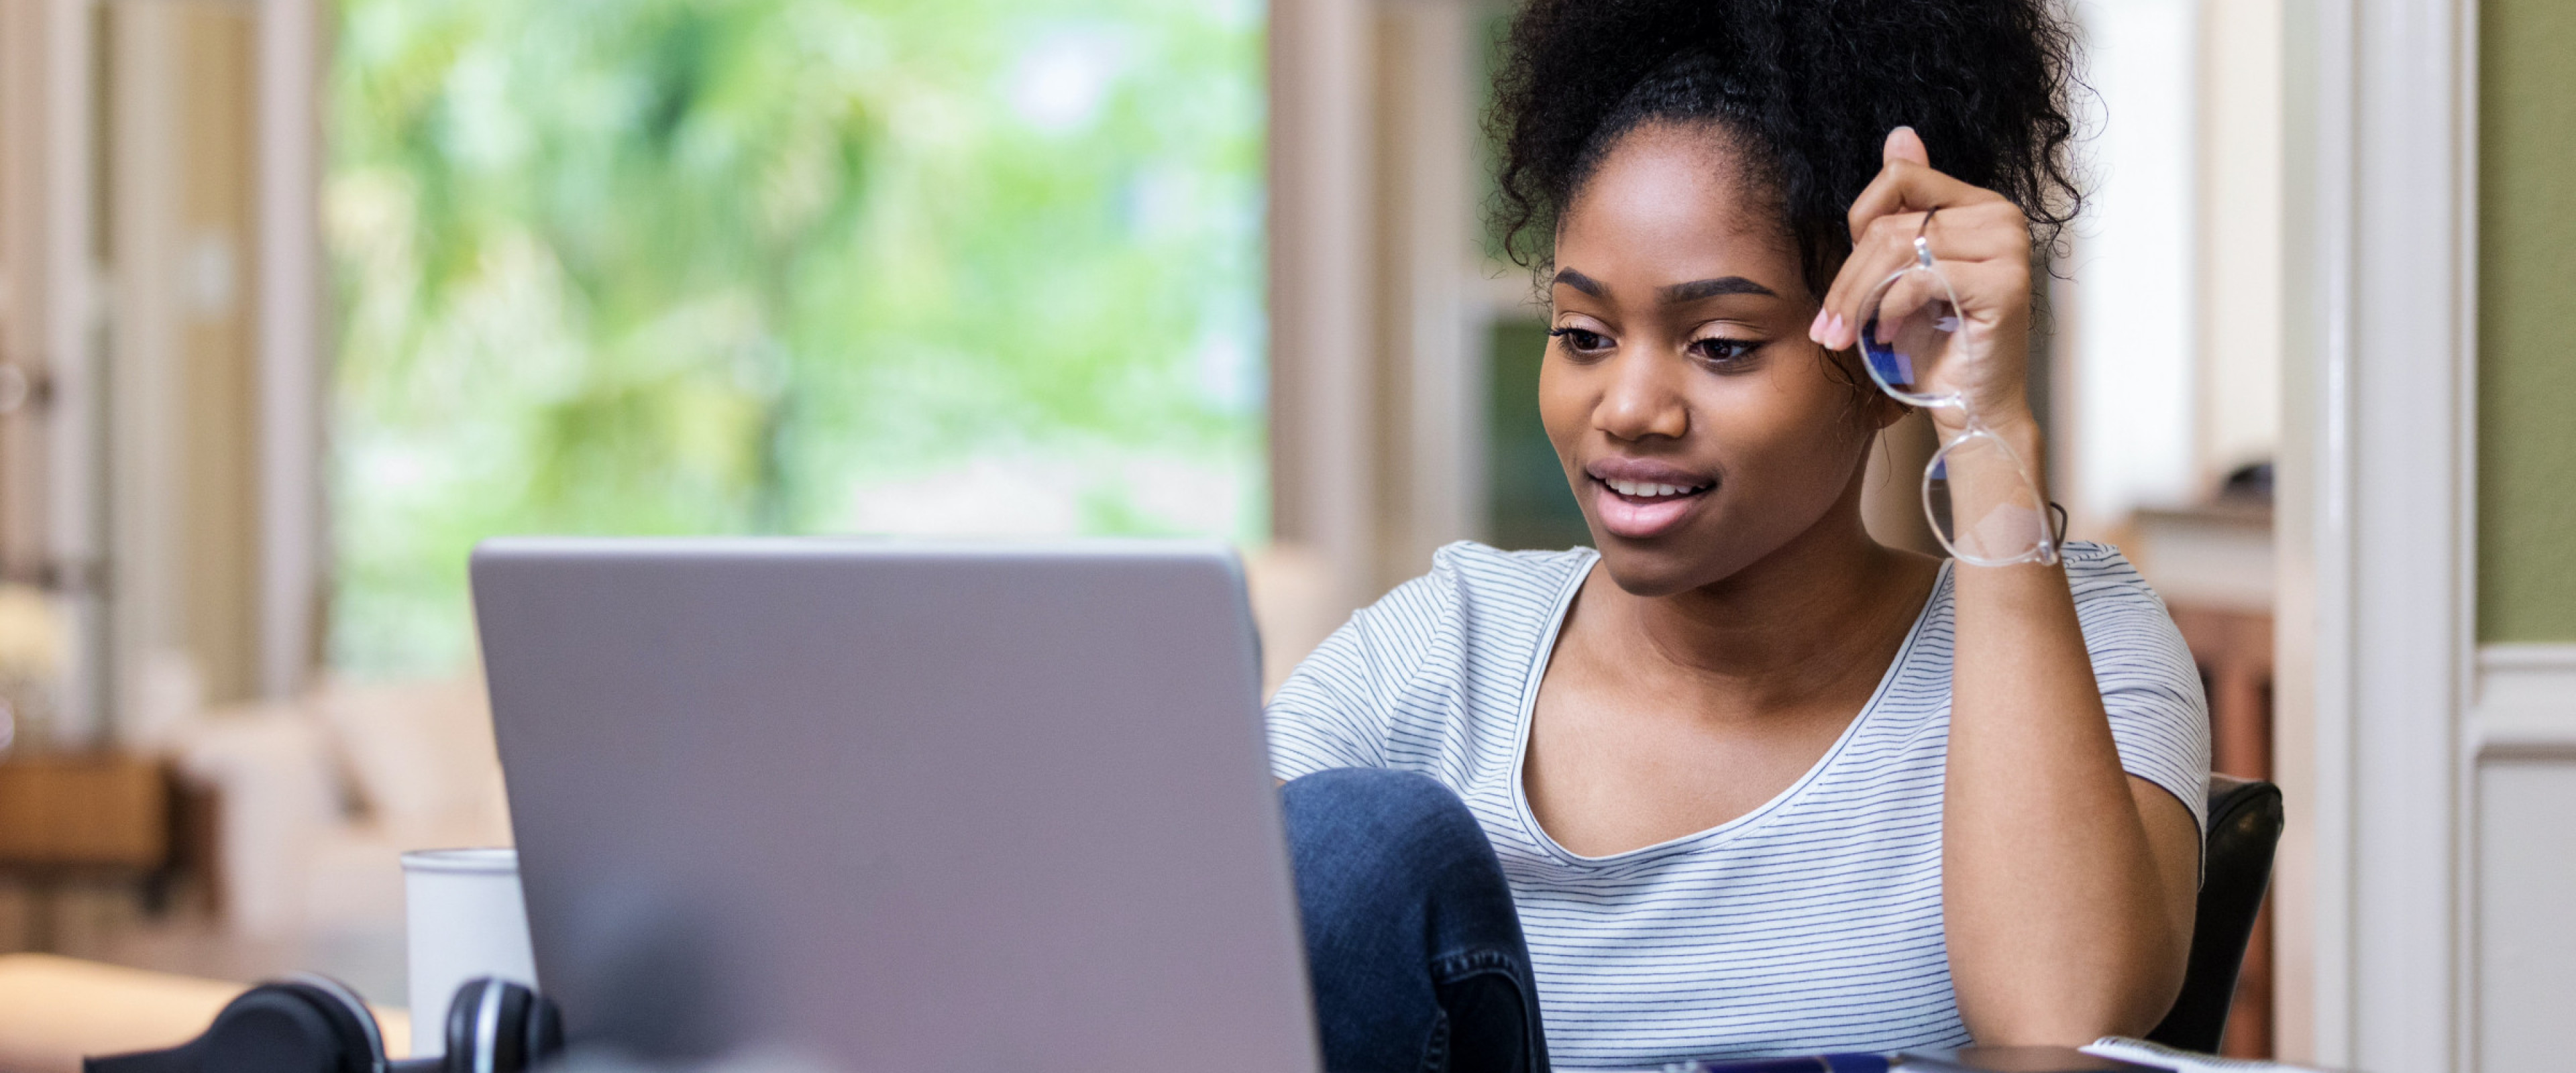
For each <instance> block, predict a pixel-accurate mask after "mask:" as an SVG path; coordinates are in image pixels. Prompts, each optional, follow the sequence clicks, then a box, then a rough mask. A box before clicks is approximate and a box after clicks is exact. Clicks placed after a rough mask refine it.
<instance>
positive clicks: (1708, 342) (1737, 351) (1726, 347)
mask: <svg viewBox="0 0 2576 1073" xmlns="http://www.w3.org/2000/svg"><path fill="white" fill-rule="evenodd" d="M1760 349H1762V344H1760V343H1758V342H1755V341H1753V340H1751V339H1718V338H1708V339H1694V340H1691V345H1690V352H1691V356H1692V357H1695V358H1698V359H1699V360H1701V361H1704V362H1707V363H1709V364H1711V365H1733V364H1735V363H1737V362H1740V361H1743V360H1744V359H1746V358H1749V357H1752V356H1753V352H1754V351H1756V350H1760Z"/></svg>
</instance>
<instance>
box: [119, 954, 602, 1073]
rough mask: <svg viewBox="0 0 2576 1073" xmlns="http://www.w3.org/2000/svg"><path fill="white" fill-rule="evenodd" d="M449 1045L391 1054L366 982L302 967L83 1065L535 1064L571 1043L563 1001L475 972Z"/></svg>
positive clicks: (136, 1070)
mask: <svg viewBox="0 0 2576 1073" xmlns="http://www.w3.org/2000/svg"><path fill="white" fill-rule="evenodd" d="M443 1027H444V1028H445V1032H444V1033H443V1035H444V1037H445V1039H446V1041H447V1053H446V1054H444V1055H441V1056H439V1057H436V1058H410V1059H403V1060H400V1061H390V1060H387V1059H386V1058H385V1040H384V1036H383V1034H382V1033H381V1032H379V1031H378V1030H377V1028H376V1018H375V1015H374V1014H372V1013H369V1012H368V1011H367V1004H366V1003H365V1002H362V1001H360V1000H359V998H358V995H357V993H356V992H354V991H351V990H349V989H348V988H347V987H345V986H342V985H341V984H340V982H339V981H337V980H333V979H331V978H330V977H327V976H316V975H312V974H309V973H299V974H297V975H295V976H290V977H288V978H286V979H284V980H279V981H276V982H274V983H266V984H261V985H259V986H258V987H254V988H251V989H250V990H249V991H246V992H243V993H242V995H241V997H239V998H236V999H234V1000H232V1002H230V1003H228V1004H226V1005H225V1006H224V1008H223V1012H221V1013H218V1014H216V1015H215V1023H214V1025H213V1026H212V1027H209V1028H208V1029H206V1032H205V1034H204V1035H202V1036H198V1037H197V1038H196V1039H193V1040H190V1041H188V1042H187V1043H184V1044H181V1045H180V1046H177V1047H173V1048H170V1049H169V1050H166V1051H140V1052H137V1053H134V1054H119V1055H110V1056H107V1057H104V1058H84V1059H82V1060H81V1071H82V1073H254V1071H256V1073H525V1071H526V1070H527V1069H528V1068H529V1067H531V1066H534V1065H536V1064H537V1063H539V1062H541V1061H544V1060H545V1059H548V1058H551V1057H553V1056H554V1055H555V1054H556V1053H557V1052H559V1051H561V1050H563V1017H562V1015H561V1014H560V1013H558V1012H557V1011H556V1009H555V1004H554V1003H552V1002H549V1001H547V1000H546V998H545V996H542V995H539V994H537V993H536V992H534V991H531V990H529V989H528V988H526V987H525V986H522V985H520V984H514V983H511V982H509V981H507V980H501V979H496V978H493V977H490V976H485V977H481V978H479V979H474V980H468V981H466V982H465V986H463V987H460V988H457V989H456V998H455V1000H454V1001H452V1002H450V1003H448V1006H447V1023H446V1024H445V1025H444V1026H443Z"/></svg>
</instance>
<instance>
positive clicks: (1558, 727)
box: [1269, 0, 2208, 1070]
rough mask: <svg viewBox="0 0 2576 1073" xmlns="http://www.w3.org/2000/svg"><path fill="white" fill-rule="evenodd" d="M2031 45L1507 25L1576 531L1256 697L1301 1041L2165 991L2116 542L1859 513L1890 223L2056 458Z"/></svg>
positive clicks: (1745, 12) (2127, 590)
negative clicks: (2040, 339) (1897, 531)
mask: <svg viewBox="0 0 2576 1073" xmlns="http://www.w3.org/2000/svg"><path fill="white" fill-rule="evenodd" d="M2067 56H2068V34H2067V30H2066V29H2065V28H2064V27H2063V26H2062V25H2060V24H2059V23H2057V22H2055V21H2053V18H2052V16H2051V15H2050V13H2049V9H2048V7H2047V6H2046V0H1533V2H1532V3H1531V4H1530V5H1529V6H1528V7H1527V8H1526V9H1524V10H1523V11H1522V12H1520V14H1519V15H1518V16H1517V18H1516V20H1515V22H1514V24H1513V28H1512V32H1511V37H1510V41H1509V46H1508V54H1507V57H1506V63H1505V64H1504V66H1503V68H1502V73H1501V76H1500V83H1499V85H1498V91H1499V97H1498V100H1499V104H1498V107H1497V111H1496V115H1495V117H1494V128H1495V131H1496V133H1497V135H1498V140H1499V142H1500V143H1501V150H1502V153H1501V169H1500V180H1501V193H1502V197H1501V205H1502V212H1501V217H1502V223H1503V224H1504V226H1505V229H1506V231H1507V233H1508V234H1510V235H1511V236H1512V237H1513V239H1514V240H1515V244H1514V249H1515V250H1516V252H1526V253H1527V254H1528V255H1529V260H1530V261H1531V262H1532V263H1533V264H1534V266H1535V267H1536V268H1537V269H1538V270H1539V271H1540V273H1541V279H1542V280H1544V281H1545V283H1546V285H1547V292H1548V297H1549V300H1550V303H1551V325H1550V335H1551V339H1550V342H1549V346H1548V350H1547V353H1546V356H1545V359H1544V361H1545V364H1544V366H1543V372H1542V373H1541V377H1540V386H1539V400H1538V403H1539V412H1540V416H1541V418H1542V420H1543V422H1544V424H1545V425H1546V428H1547V433H1548V436H1549V439H1550V440H1551V442H1552V443H1553V444H1554V446H1555V448H1556V451H1557V455H1558V457H1559V458H1560V459H1561V460H1562V461H1563V463H1564V466H1565V472H1566V477H1567V480H1569V481H1570V482H1571V483H1572V485H1573V488H1574V492H1575V496H1576V498H1577V499H1578V500H1579V501H1580V502H1581V504H1582V507H1583V511H1584V516H1585V519H1586V521H1587V522H1588V523H1589V525H1590V527H1591V530H1592V536H1593V539H1594V542H1595V543H1596V544H1597V545H1598V548H1599V550H1598V552H1597V553H1596V552H1595V551H1593V550H1591V549H1582V548H1578V549H1575V550H1572V551H1567V552H1561V553H1506V552H1499V551H1496V550H1493V549H1491V548H1486V547H1481V546H1478V545H1474V544H1459V545H1453V546H1451V547H1449V548H1446V549H1444V550H1442V551H1441V552H1440V554H1439V555H1438V556H1437V557H1436V559H1435V561H1434V566H1433V569H1432V571H1431V573H1430V574H1428V575H1426V576H1424V577H1421V578H1417V579H1415V580H1413V581H1411V582H1408V583H1406V584H1405V585H1403V586H1401V587H1399V588H1398V589H1396V590H1395V591H1394V592H1393V593H1391V594H1389V595H1388V596H1386V597H1385V598H1384V599H1383V600H1381V601H1379V602H1378V603H1377V604H1376V605H1374V606H1372V607H1370V608H1368V609H1366V610H1363V611H1361V612H1359V613H1358V614H1357V615H1355V616H1354V617H1353V618H1352V620H1351V621H1350V623H1349V624H1348V625H1346V626H1344V627H1343V628H1342V629H1341V630H1340V631H1339V632H1337V633H1336V634H1334V636H1333V637H1332V639H1331V640H1329V641H1327V642H1326V643H1325V644H1324V645H1323V647H1322V648H1320V649H1319V650H1317V652H1316V653H1315V654H1314V655H1313V656H1312V657H1310V658H1309V659H1308V660H1307V661H1306V663H1305V664H1304V665H1303V666H1301V667H1300V668H1299V669H1298V671H1297V673H1296V674H1295V676H1294V677H1292V678H1291V679H1290V680H1289V681H1288V683H1287V684H1286V685H1285V686H1284V687H1283V688H1282V689H1281V690H1280V691H1279V693H1278V695H1277V697H1276V698H1275V700H1274V701H1273V702H1272V705H1271V707H1270V710H1269V721H1270V736H1271V745H1272V753H1273V758H1274V759H1273V765H1274V768H1275V773H1276V774H1277V775H1278V776H1279V777H1280V778H1281V779H1283V780H1287V787H1286V789H1285V791H1284V794H1285V801H1286V809H1287V813H1288V820H1289V828H1290V839H1291V844H1292V847H1293V852H1294V855H1295V864H1296V868H1297V876H1298V888H1299V898H1300V901H1301V905H1302V907H1303V910H1304V913H1305V918H1306V928H1307V939H1308V945H1309V960H1310V964H1311V968H1312V971H1313V974H1314V979H1315V986H1316V995H1317V1004H1318V1009H1319V1015H1320V1018H1321V1023H1322V1030H1323V1034H1324V1045H1325V1054H1326V1062H1327V1065H1328V1066H1329V1067H1330V1068H1332V1069H1335V1070H1391V1069H1442V1068H1460V1069H1468V1068H1475V1069H1530V1068H1535V1069H1544V1068H1547V1065H1548V1061H1549V1059H1550V1057H1551V1055H1552V1057H1553V1060H1554V1062H1555V1063H1556V1064H1557V1065H1559V1066H1564V1067H1637V1066H1653V1065H1656V1064H1659V1063H1663V1062H1667V1061H1676V1060H1683V1059H1690V1058H1708V1057H1730V1056H1743V1055H1759V1054H1782V1053H1801V1052H1815V1051H1828V1050H1887V1049H1895V1048H1900V1047H1909V1046H1932V1045H1960V1044H1966V1043H1969V1042H1972V1041H1973V1042H1976V1043H1982V1044H2020V1043H2056V1044H2072V1043H2082V1042H2085V1041H2089V1040H2091V1039H2092V1038H2094V1037H2096V1036H2099V1035H2102V1034H2106V1033H2114V1032H2117V1033H2128V1034H2138V1033H2143V1032H2144V1031H2146V1030H2147V1029H2149V1028H2150V1027H2152V1026H2153V1025H2154V1024H2155V1022H2156V1021H2157V1020H2158V1019H2159V1018H2160V1017H2161V1016H2162V1014H2163V1013H2164V1011H2165V1010H2166V1008H2167V1007H2168V1006H2169V1005H2170V1004H2171V1002H2172V1000H2173V998H2174V995H2175V992H2176V990H2177V989H2178V988H2179V986H2180V983H2181V979H2182V973H2183V966H2184V961H2185V954H2186V951H2187V950H2188V947H2189V944H2190V937H2191V920H2192V903H2193V895H2194V890H2195V887H2196V885H2197V882H2198V870H2199V849H2200V844H2199V841H2200V836H2201V828H2202V824H2203V821H2204V817H2202V815H2201V812H2202V808H2203V806H2202V786H2203V783H2204V781H2205V779H2206V777H2207V774H2208V746H2207V732H2206V715H2205V709H2204V703H2203V701H2202V699H2201V695H2200V688H2199V683H2198V679H2197V678H2196V676H2195V675H2194V673H2193V670H2192V666H2191V663H2190V660H2189V657H2188V655H2187V654H2186V652H2185V650H2184V648H2183V645H2182V642H2181V638H2180V636H2179V635H2178V634H2177V633H2176V631H2175V629H2174V627H2173V625H2172V623H2171V621H2170V619H2169V618H2168V617H2167V616H2166V614H2165V612H2164V610H2163V607H2162V605H2161V604H2160V603H2159V602H2158V600H2157V599H2156V597H2155V596H2154V594H2153V593H2151V592H2150V591H2149V590H2148V589H2147V587H2146V586H2145V584H2144V583H2142V582H2141V581H2140V580H2139V579H2138V576H2137V574H2136V573H2135V572H2134V571H2132V570H2131V569H2130V567H2129V566H2128V565H2127V563H2126V562H2125V561H2123V560H2122V559H2121V557H2120V555H2119V553H2118V552H2117V551H2114V550H2112V549H2110V548H2107V547H2102V546H2099V545H2089V544H2073V545H2068V546H2066V547H2064V548H2063V549H2061V550H2062V556H2061V557H2059V558H2058V559H2057V560H2056V561H2052V562H2024V563H2017V564H2013V565H2004V566H1978V565H1969V564H1966V563H1961V562H1953V561H1943V560H1937V559H1934V558H1931V557H1927V556H1923V555H1918V554H1914V553H1911V552H1906V551H1900V550H1896V549H1892V548H1888V547H1883V546H1881V545H1879V544H1877V543H1875V542H1873V541H1872V540H1871V539H1870V537H1869V535H1868V534H1867V532H1866V531H1865V530H1864V529H1863V527H1862V524H1861V515H1860V498H1861V483H1862V472H1863V465H1864V462H1865V460H1866V457H1867V453H1868V451H1869V449H1870V446H1871V444H1872V442H1873V440H1874V437H1875V435H1876V433H1877V431H1878V430H1879V429H1882V428H1884V427H1886V426H1887V425H1888V424H1889V423H1890V422H1892V421H1894V420H1896V419H1897V418H1898V417H1900V416H1902V415H1903V413H1904V412H1905V411H1904V407H1903V406H1901V405H1899V404H1898V403H1896V402H1894V401H1892V400H1891V399H1890V398H1888V397H1887V396H1886V395H1884V394H1881V393H1878V392H1877V391H1876V390H1875V389H1874V388H1872V387H1871V386H1870V381H1869V379H1868V378H1867V377H1866V376H1865V375H1864V374H1863V372H1862V368H1861V366H1860V365H1859V364H1858V361H1857V359H1856V356H1855V353H1854V351H1853V348H1854V346H1855V343H1856V342H1857V339H1858V332H1859V327H1858V326H1859V325H1860V324H1861V323H1863V321H1864V320H1865V318H1866V316H1867V314H1866V313H1864V311H1863V310H1864V303H1865V301H1866V299H1867V292H1868V291H1869V290H1870V289H1871V288H1872V286H1873V285H1874V284H1876V283H1877V282H1878V281H1880V280H1883V279H1885V278H1887V277H1888V276H1889V275H1890V274H1891V273H1893V272H1896V271H1898V270H1899V269H1901V268H1903V267H1905V266H1906V265H1908V264H1911V263H1913V262H1914V259H1915V257H1916V250H1915V245H1914V242H1915V239H1916V238H1917V237H1918V236H1919V237H1921V238H1922V239H1923V240H1924V241H1925V244H1926V248H1927V249H1928V250H1929V252H1930V254H1931V255H1932V256H1933V257H1934V258H1935V259H1936V263H1937V264H1938V265H1939V267H1940V270H1941V271H1942V272H1943V273H1944V274H1945V275H1946V276H1947V277H1948V279H1949V280H1950V281H1951V283H1952V285H1953V286H1954V288H1955V290H1956V291H1957V295H1958V303H1959V306H1958V308H1959V311H1960V313H1961V314H1962V316H1963V317H1964V320H1965V333H1966V337H1967V338H1968V339H1970V340H1973V341H1974V342H1975V343H1976V348H1975V350H1974V353H1975V354H1976V357H1975V358H1974V360H1973V362H1970V363H1968V364H1967V365H1966V366H1964V367H1962V368H1959V369H1954V370H1950V371H1947V372H1945V373H1943V374H1942V375H1943V376H1944V377H1945V378H1946V383H1945V384H1944V385H1943V386H1944V387H1945V388H1946V389H1948V390H1953V391H1956V392H1958V393H1959V394H1960V395H1961V397H1962V399H1963V401H1964V402H1965V403H1966V409H1967V410H1968V411H1971V412H1973V413H1974V414H1975V415H1976V418H1977V420H1978V421H1979V422H1980V423H1981V424H1982V425H1983V426H1984V427H1986V428H1988V429H1990V430H1992V431H1993V432H1994V434H1995V435H1997V436H1998V437H2000V438H2001V439H2002V440H2003V441H2004V442H2006V443H2008V444H2009V445H2010V446H2011V447H2012V448H2013V450H2014V451H2016V452H2018V453H2019V454H2020V456H2021V461H2022V463H2023V464H2024V465H2023V468H2024V469H2026V470H2028V471H2030V472H2031V473H2033V474H2034V475H2036V476H2039V477H2040V478H2041V479H2042V484H2041V487H2043V488H2044V487H2045V484H2044V472H2045V470H2044V466H2045V458H2044V454H2045V451H2044V448H2045V444H2044V443H2043V441H2042V439H2041V437H2040V435H2039V432H2038V429H2037V427H2036V425H2035V423H2034V422H2033V421H2032V419H2031V413H2030V406H2029V401H2028V399H2027V398H2026V396H2025V394H2024V388H2023V384H2024V370H2025V367H2026V362H2027V357H2028V345H2027V338H2026V336H2027V330H2028V324H2029V318H2030V296H2031V291H2032V277H2031V273H2030V269H2029V265H2030V254H2031V251H2032V249H2033V243H2034V241H2043V242H2044V241H2046V240H2049V239H2051V238H2053V235H2054V229H2055V228H2056V227H2058V226H2060V225H2061V224H2062V223H2063V222H2064V221H2065V219H2066V218H2067V216H2068V215H2069V214H2070V213H2071V211H2072V203H2073V200H2074V193H2073V191H2072V189H2071V187H2070V184H2069V183H2068V182H2067V181H2066V173H2065V169H2064V167H2063V165H2062V160H2061V154H2062V152H2063V149H2064V146H2065V142H2066V140H2067V135H2068V130H2069V126H2068V123H2067V120H2066V117H2065V107H2064V99H2065V86H2066V77H2067V76H2066V71H2065V68H2066V60H2067ZM1934 210H1937V212H1936V211H1934ZM1932 416H1933V419H1934V422H1935V424H1936V426H1938V427H1939V428H1940V429H1941V431H1942V434H1943V436H1944V438H1945V439H1947V438H1949V437H1952V436H1955V435H1958V434H1959V433H1960V432H1961V429H1962V426H1961V413H1960V411H1958V410H1936V411H1934V412H1933V414H1932ZM2010 466H2012V460H2010V459H2008V458H2005V457H2003V456H2002V455H2001V454H2000V453H1995V452H1989V453H1987V454H1986V455H1985V456H1983V457H1979V458H1967V459H1959V460H1954V461H1953V463H1952V470H1951V472H1950V474H1949V476H1950V477H1951V478H1952V480H1953V481H1959V480H1984V479H1991V480H1997V481H2000V480H2006V479H2018V477H2019V474H2018V473H2007V472H2003V471H2002V470H2001V469H1998V468H1997V467H2010ZM1912 476H1913V475H1911V474H1905V475H1900V477H1899V479H1906V480H1911V479H1912Z"/></svg>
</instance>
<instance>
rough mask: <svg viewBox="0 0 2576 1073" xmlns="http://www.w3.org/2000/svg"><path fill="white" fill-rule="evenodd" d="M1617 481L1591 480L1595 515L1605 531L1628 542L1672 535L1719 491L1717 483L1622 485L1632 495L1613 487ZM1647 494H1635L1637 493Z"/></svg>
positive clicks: (1631, 482)
mask: <svg viewBox="0 0 2576 1073" xmlns="http://www.w3.org/2000/svg"><path fill="white" fill-rule="evenodd" d="M1614 480H1617V478H1608V479H1605V478H1602V477H1598V476H1594V477H1591V478H1590V484H1591V490H1592V497H1593V499H1592V503H1593V514H1594V515H1595V516H1596V517H1598V518H1600V519H1601V528H1602V529H1604V530H1606V531H1608V532H1609V534H1610V535H1611V536H1615V537H1620V538H1622V539H1626V540H1644V539H1647V538H1649V537H1655V536H1660V535H1662V534H1664V533H1666V532H1669V531H1671V530H1672V529H1673V528H1674V527H1676V526H1679V525H1680V524H1681V523H1682V519H1683V518H1685V517H1688V516H1689V515H1690V512H1691V511H1692V510H1693V509H1695V508H1697V507H1698V506H1699V504H1700V501H1701V500H1703V499H1707V498H1708V494H1709V493H1710V492H1712V491H1715V490H1716V489H1717V485H1716V484H1714V483H1708V484H1699V485H1675V484H1654V483H1647V482H1634V481H1618V484H1619V485H1621V486H1624V487H1626V488H1627V489H1629V491H1624V492H1623V491H1621V490H1620V489H1619V488H1617V487H1613V486H1612V481H1614ZM1640 492H1642V493H1647V494H1635V493H1640Z"/></svg>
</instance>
